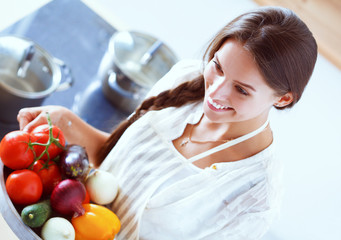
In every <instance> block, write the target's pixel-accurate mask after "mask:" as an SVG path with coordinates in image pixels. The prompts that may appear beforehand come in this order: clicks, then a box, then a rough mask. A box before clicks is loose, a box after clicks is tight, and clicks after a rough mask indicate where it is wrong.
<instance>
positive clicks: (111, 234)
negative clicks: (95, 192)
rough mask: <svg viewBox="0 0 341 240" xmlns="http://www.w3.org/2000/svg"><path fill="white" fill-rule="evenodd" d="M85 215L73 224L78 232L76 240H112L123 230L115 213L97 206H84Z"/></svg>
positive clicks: (73, 219)
mask: <svg viewBox="0 0 341 240" xmlns="http://www.w3.org/2000/svg"><path fill="white" fill-rule="evenodd" d="M83 207H84V209H85V213H84V215H82V216H79V217H74V218H72V219H71V223H72V225H73V227H74V229H75V232H76V238H75V240H112V239H114V238H115V235H116V234H117V233H118V232H119V231H120V229H121V222H120V220H119V219H118V217H117V216H116V214H115V213H113V212H112V211H110V210H109V209H108V208H106V207H103V206H101V205H97V204H92V203H88V204H83Z"/></svg>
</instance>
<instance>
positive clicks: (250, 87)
mask: <svg viewBox="0 0 341 240" xmlns="http://www.w3.org/2000/svg"><path fill="white" fill-rule="evenodd" d="M234 81H235V82H236V83H238V84H240V85H242V86H243V87H246V88H249V89H251V90H252V91H254V92H257V91H256V89H254V87H252V86H251V85H249V84H246V83H243V82H240V81H238V80H234Z"/></svg>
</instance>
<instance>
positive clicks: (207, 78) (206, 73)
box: [203, 63, 214, 88]
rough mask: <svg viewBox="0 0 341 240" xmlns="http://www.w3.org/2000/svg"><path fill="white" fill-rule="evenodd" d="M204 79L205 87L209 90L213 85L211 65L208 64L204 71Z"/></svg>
mask: <svg viewBox="0 0 341 240" xmlns="http://www.w3.org/2000/svg"><path fill="white" fill-rule="evenodd" d="M203 75H204V79H205V87H206V88H207V87H208V85H210V84H212V83H213V76H214V75H213V70H212V67H211V64H210V63H209V64H207V65H206V67H205V70H204V74H203Z"/></svg>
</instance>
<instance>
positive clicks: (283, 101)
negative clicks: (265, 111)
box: [274, 92, 294, 108]
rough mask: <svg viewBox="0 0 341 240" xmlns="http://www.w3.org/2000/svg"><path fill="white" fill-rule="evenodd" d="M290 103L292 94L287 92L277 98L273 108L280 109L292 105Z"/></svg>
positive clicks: (292, 97)
mask: <svg viewBox="0 0 341 240" xmlns="http://www.w3.org/2000/svg"><path fill="white" fill-rule="evenodd" d="M292 101H294V96H293V94H292V92H288V93H286V94H284V95H283V96H281V97H279V98H278V100H277V101H276V102H275V103H274V106H275V107H279V108H282V107H285V106H287V105H289V104H290V103H292Z"/></svg>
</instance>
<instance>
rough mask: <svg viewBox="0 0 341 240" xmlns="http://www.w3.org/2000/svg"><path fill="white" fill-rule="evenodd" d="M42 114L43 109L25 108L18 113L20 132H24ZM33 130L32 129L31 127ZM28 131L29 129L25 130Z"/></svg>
mask: <svg viewBox="0 0 341 240" xmlns="http://www.w3.org/2000/svg"><path fill="white" fill-rule="evenodd" d="M41 112H42V109H41V108H23V109H21V110H20V111H19V112H18V115H17V120H18V122H19V128H20V130H24V129H25V128H26V126H27V125H28V124H29V123H30V122H32V121H34V120H35V119H36V118H37V117H38V116H39V115H40V114H41ZM29 128H31V127H29ZM25 130H27V129H25Z"/></svg>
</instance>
